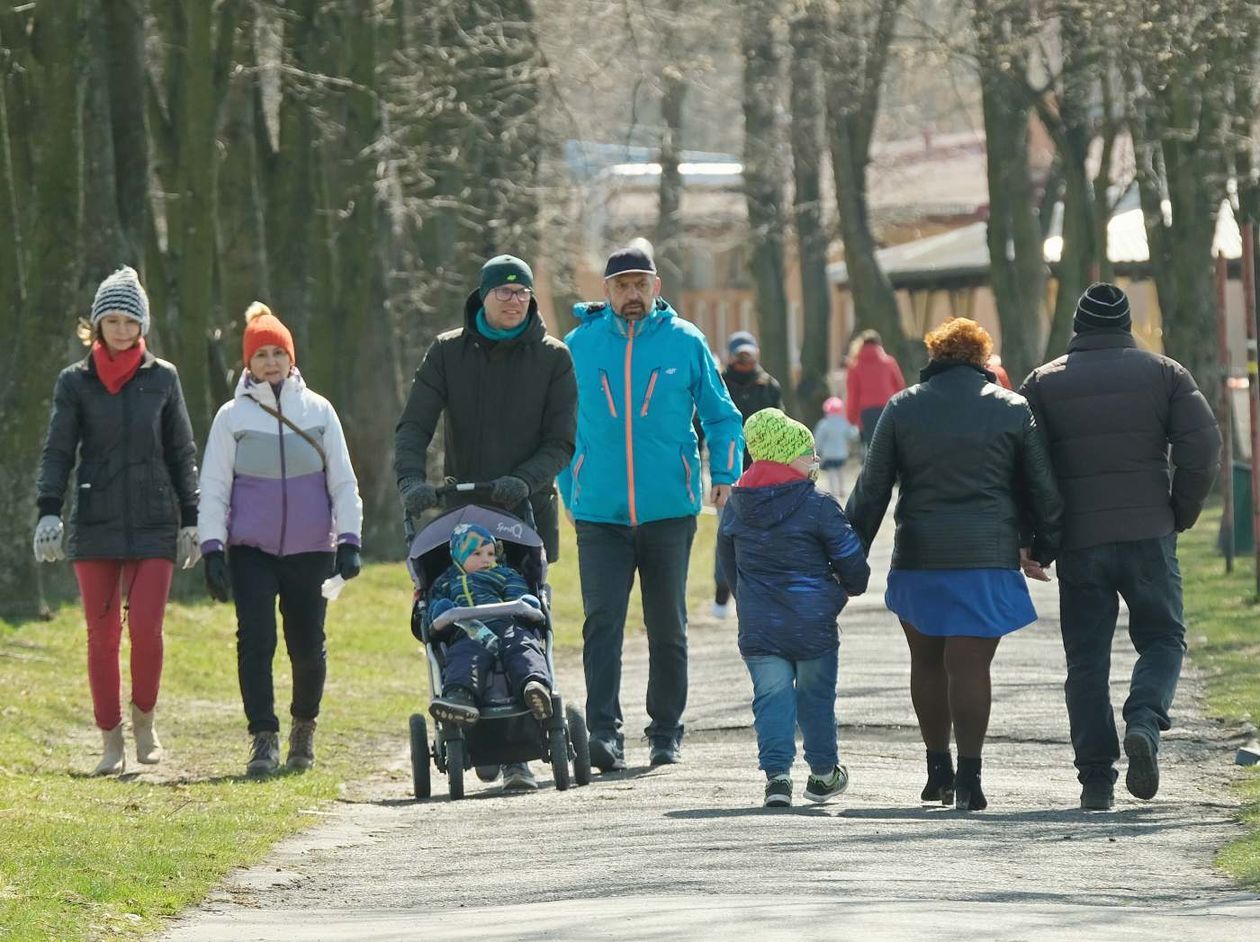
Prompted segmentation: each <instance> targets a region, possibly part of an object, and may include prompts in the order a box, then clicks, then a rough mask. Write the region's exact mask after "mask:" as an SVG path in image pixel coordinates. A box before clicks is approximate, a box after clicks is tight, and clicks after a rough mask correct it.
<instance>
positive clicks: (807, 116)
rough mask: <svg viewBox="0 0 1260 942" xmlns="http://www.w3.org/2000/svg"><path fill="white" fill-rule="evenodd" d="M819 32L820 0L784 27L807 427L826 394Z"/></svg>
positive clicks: (800, 392)
mask: <svg viewBox="0 0 1260 942" xmlns="http://www.w3.org/2000/svg"><path fill="white" fill-rule="evenodd" d="M825 29H826V11H825V9H824V8H823V5H822V2H821V0H804V2H801V3H799V5H798V6H797V9H796V11H795V15H794V16H793V17H792V20H791V22H790V40H791V46H792V62H791V68H790V75H791V82H792V92H791V112H792V165H793V178H794V180H795V184H796V186H795V198H794V200H793V207H792V209H793V213H794V215H795V217H796V243H797V254H798V256H799V259H800V271H801V300H802V307H803V309H804V322H805V329H804V331H803V337H802V340H801V379H800V383H799V384H798V386H797V410H798V412H799V414H800V418H801V420H802V421H804V422H806V423H808V424H809V425H810V426H811V427H812V426H813V425H814V424H815V423H816V422H817V421H818V419H819V418H820V417H821V416H822V403H823V399H825V398H826V396H827V394H828V392H829V387H828V383H827V371H828V368H829V367H830V362H831V358H830V353H831V298H830V289H829V286H828V283H827V243H828V241H829V239H828V235H827V230H826V227H825V225H824V223H823V211H822V210H823V206H822V162H823V153H824V147H825V143H824V136H825V134H826V127H825V120H826V100H825V98H824V95H823V89H822V74H823V65H824V63H823V57H822V50H821V48H820V42H821V40H822V36H823V31H824V30H825Z"/></svg>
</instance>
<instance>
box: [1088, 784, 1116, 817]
mask: <svg viewBox="0 0 1260 942" xmlns="http://www.w3.org/2000/svg"><path fill="white" fill-rule="evenodd" d="M1115 803H1116V789H1115V786H1114V785H1112V784H1111V783H1110V782H1108V781H1107V780H1106V779H1090V780H1089V781H1088V782H1086V783H1085V785H1084V786H1083V787H1082V788H1081V809H1082V810H1083V811H1110V810H1111V808H1112V806H1113V805H1114V804H1115Z"/></svg>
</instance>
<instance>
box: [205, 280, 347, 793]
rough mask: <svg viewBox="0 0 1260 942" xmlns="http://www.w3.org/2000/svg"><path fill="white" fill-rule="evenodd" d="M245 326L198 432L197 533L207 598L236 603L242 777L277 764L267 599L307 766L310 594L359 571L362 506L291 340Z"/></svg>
mask: <svg viewBox="0 0 1260 942" xmlns="http://www.w3.org/2000/svg"><path fill="white" fill-rule="evenodd" d="M245 319H246V326H245V337H244V349H243V351H242V352H243V354H244V362H245V369H244V370H243V371H242V372H241V378H240V381H239V382H238V383H237V387H236V395H235V396H234V397H233V398H232V401H231V402H228V403H226V404H225V405H224V406H223V407H222V408H221V409H219V412H218V415H216V416H215V418H214V424H213V425H212V426H211V428H210V439H209V441H208V442H207V444H206V454H205V461H204V464H203V467H202V473H201V507H200V515H199V517H198V527H199V532H200V534H201V539H202V544H201V549H202V552H203V554H204V555H205V560H206V585H207V587H208V588H209V590H210V594H211V595H212V596H214V597H215V598H216V599H218V600H219V601H221V602H226V601H227V600H228V597H229V594H233V595H234V597H235V602H236V620H237V630H236V660H237V670H238V673H239V675H240V683H241V697H242V699H243V701H244V706H245V716H246V719H247V720H248V723H249V733H250V736H251V737H252V742H251V748H250V757H249V761H248V764H247V765H246V772H247V773H248V774H250V775H267V774H270V773H271V772H274V771H276V770H277V769H278V768H279V764H280V721H279V720H278V719H277V717H276V714H275V696H274V690H273V685H272V660H273V658H274V655H275V650H276V599H277V598H279V601H280V610H281V613H282V614H283V618H284V641H285V647H286V648H287V649H288V654H289V660H290V662H291V664H292V667H293V702H292V704H291V705H290V708H289V712H290V714H291V715H292V718H293V722H292V726H291V729H290V733H289V755H288V758H287V760H286V761H287V763H288V766H289V767H290V768H293V769H308V768H310V767H311V765H312V764H314V761H315V719H316V717H317V716H318V715H319V708H320V702H321V699H322V697H323V693H324V678H325V674H326V661H327V653H326V651H325V648H324V616H325V613H326V609H327V604H328V603H327V601H326V600H325V599H324V597H323V596H322V594H321V592H320V588H321V585H322V583H323V582H324V580H325V579H327V578H328V577H329V576H332V575H334V574H337V575H340V576H341V577H342V578H343V579H353V578H354V577H355V576H357V575H358V574H359V565H360V563H359V540H360V532H361V530H362V523H363V502H362V501H361V500H360V499H359V486H358V482H357V480H356V479H355V474H354V468H353V467H352V466H351V464H350V454H349V451H348V450H347V448H346V440H345V436H344V434H343V433H342V429H341V421H340V420H339V419H338V417H337V412H336V410H335V409H334V408H333V407H332V404H331V403H330V402H329V401H328V400H327V399H325V398H324V397H323V396H320V395H318V394H317V393H315V392H313V391H312V390H310V389H309V388H308V387H307V385H306V383H305V382H304V381H303V379H302V374H301V373H299V372H298V369H297V366H296V361H297V356H296V353H295V350H294V347H293V335H292V334H291V333H290V332H289V329H288V328H287V327H285V326H284V324H283V323H281V321H280V319H279V318H278V317H276V316H275V315H274V314H272V313H271V310H270V308H268V307H267V306H266V305H265V304H262V303H261V302H258V301H255V302H254V303H253V304H251V305H250V307H249V310H247V311H246V312H245Z"/></svg>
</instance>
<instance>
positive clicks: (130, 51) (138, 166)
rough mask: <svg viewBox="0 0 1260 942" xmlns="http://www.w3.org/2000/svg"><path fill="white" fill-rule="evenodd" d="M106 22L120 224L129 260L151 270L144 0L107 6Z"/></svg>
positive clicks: (115, 1) (119, 0)
mask: <svg viewBox="0 0 1260 942" xmlns="http://www.w3.org/2000/svg"><path fill="white" fill-rule="evenodd" d="M101 10H102V12H103V14H104V24H105V60H104V61H105V65H106V77H107V85H108V89H109V117H110V120H109V130H110V132H111V134H112V139H113V152H114V166H115V167H116V168H117V167H123V168H125V172H124V173H122V174H121V175H119V174H115V177H114V189H115V193H116V196H115V202H116V204H117V207H118V222H119V225H120V226H121V228H122V233H123V237H124V239H125V240H126V252H125V257H124V258H123V259H120V261H125V262H126V263H127V264H128V265H131V266H132V267H133V268H135V269H136V270H137V271H139V272H140V273H141V276H143V275H144V274H145V240H146V238H147V237H148V232H149V225H150V220H149V129H148V123H147V121H146V119H145V107H144V87H145V74H144V59H143V55H144V9H143V5H142V4H141V2H140V0H112V2H106V3H102V4H101Z"/></svg>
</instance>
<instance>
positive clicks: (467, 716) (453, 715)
mask: <svg viewBox="0 0 1260 942" xmlns="http://www.w3.org/2000/svg"><path fill="white" fill-rule="evenodd" d="M429 713H431V714H432V715H433V718H434V719H435V720H438V721H439V722H442V723H454V724H456V725H457V726H472V725H473V724H474V723H476V722H477V720H478V719H480V717H481V711H480V710H478V709H477V700H476V698H474V697H473V694H472V691H471V690H469V689H467V688H466V687H450V688H448V689H446V690H444V691H442V695H441V696H440V697H437V698H436V699H434V700H433V702H432V703H430V704H429Z"/></svg>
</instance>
